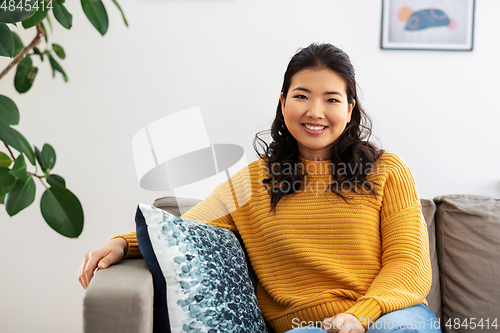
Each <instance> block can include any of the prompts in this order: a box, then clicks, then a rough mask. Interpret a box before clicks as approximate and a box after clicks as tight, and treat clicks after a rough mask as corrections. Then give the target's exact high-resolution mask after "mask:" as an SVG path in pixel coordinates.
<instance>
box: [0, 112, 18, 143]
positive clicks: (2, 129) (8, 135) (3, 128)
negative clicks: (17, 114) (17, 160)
mask: <svg viewBox="0 0 500 333" xmlns="http://www.w3.org/2000/svg"><path fill="white" fill-rule="evenodd" d="M0 140H1V141H3V142H4V143H5V144H7V145H9V146H11V147H12V148H14V149H16V150H17V151H21V150H22V146H21V143H20V142H19V139H18V138H17V133H16V132H15V131H14V129H13V128H12V127H10V126H9V124H8V123H7V122H5V121H4V120H2V119H0Z"/></svg>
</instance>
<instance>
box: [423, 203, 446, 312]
mask: <svg viewBox="0 0 500 333" xmlns="http://www.w3.org/2000/svg"><path fill="white" fill-rule="evenodd" d="M420 204H421V205H422V214H423V215H424V218H425V222H426V223H427V233H428V234H429V254H430V257H431V265H432V286H431V291H430V292H429V294H428V295H427V297H426V299H427V303H429V309H431V311H432V312H434V314H435V315H436V317H437V318H438V319H439V318H441V282H440V280H439V264H438V256H437V251H436V228H435V219H434V213H435V212H436V205H435V204H434V201H432V200H428V199H420Z"/></svg>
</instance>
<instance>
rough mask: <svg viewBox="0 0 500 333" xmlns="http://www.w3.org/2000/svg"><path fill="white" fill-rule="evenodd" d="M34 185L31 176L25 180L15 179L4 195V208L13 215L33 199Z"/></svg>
mask: <svg viewBox="0 0 500 333" xmlns="http://www.w3.org/2000/svg"><path fill="white" fill-rule="evenodd" d="M35 193H36V185H35V182H34V181H33V176H31V175H30V176H29V178H28V180H27V181H22V180H20V179H16V182H15V183H14V187H13V188H12V190H10V191H9V193H7V194H6V195H5V210H6V211H7V214H9V215H10V216H14V215H16V214H17V213H19V212H20V211H22V210H23V209H25V208H26V207H28V206H29V205H31V204H32V203H33V201H35Z"/></svg>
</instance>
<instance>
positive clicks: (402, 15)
mask: <svg viewBox="0 0 500 333" xmlns="http://www.w3.org/2000/svg"><path fill="white" fill-rule="evenodd" d="M474 8H475V0H383V2H382V30H381V48H382V49H399V50H401V49H407V50H460V51H471V50H472V49H473V39H474V38H473V37H474V36H473V35H474Z"/></svg>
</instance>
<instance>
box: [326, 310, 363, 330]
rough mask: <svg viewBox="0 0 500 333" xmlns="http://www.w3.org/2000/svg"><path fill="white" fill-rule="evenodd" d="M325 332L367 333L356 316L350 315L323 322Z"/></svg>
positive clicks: (342, 314)
mask: <svg viewBox="0 0 500 333" xmlns="http://www.w3.org/2000/svg"><path fill="white" fill-rule="evenodd" d="M323 330H325V331H326V332H327V333H365V332H366V330H365V327H364V326H363V325H361V322H360V321H359V319H358V318H356V317H355V316H353V315H351V314H348V313H339V314H338V315H336V316H334V317H332V318H327V319H325V320H323Z"/></svg>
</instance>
